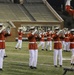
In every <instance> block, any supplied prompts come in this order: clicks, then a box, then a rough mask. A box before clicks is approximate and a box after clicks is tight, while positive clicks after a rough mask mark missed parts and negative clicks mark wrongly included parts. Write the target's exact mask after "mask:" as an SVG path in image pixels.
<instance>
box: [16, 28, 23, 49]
mask: <svg viewBox="0 0 74 75" xmlns="http://www.w3.org/2000/svg"><path fill="white" fill-rule="evenodd" d="M23 35H24V33H23V30H22V27H20V28H18V42H17V44H16V46H15V49H17V48H19V49H20V50H21V48H22V37H23Z"/></svg>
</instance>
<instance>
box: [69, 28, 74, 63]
mask: <svg viewBox="0 0 74 75" xmlns="http://www.w3.org/2000/svg"><path fill="white" fill-rule="evenodd" d="M70 49H71V51H72V55H74V29H71V33H70ZM71 63H72V61H71Z"/></svg>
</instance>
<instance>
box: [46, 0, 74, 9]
mask: <svg viewBox="0 0 74 75" xmlns="http://www.w3.org/2000/svg"><path fill="white" fill-rule="evenodd" d="M47 1H48V2H49V3H50V5H51V6H52V7H53V8H54V9H55V10H61V9H64V7H65V2H66V0H47ZM71 6H72V7H73V8H74V0H72V1H71Z"/></svg>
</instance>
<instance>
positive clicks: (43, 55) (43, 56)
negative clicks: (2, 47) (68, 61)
mask: <svg viewBox="0 0 74 75" xmlns="http://www.w3.org/2000/svg"><path fill="white" fill-rule="evenodd" d="M7 54H12V55H13V54H16V55H26V56H29V54H27V53H26V54H25V53H24V54H23V53H10V52H7ZM38 56H42V57H52V56H47V55H38Z"/></svg>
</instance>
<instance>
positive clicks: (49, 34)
mask: <svg viewBox="0 0 74 75" xmlns="http://www.w3.org/2000/svg"><path fill="white" fill-rule="evenodd" d="M46 38H47V40H46V51H47V50H48V48H49V50H52V32H51V31H50V28H48V30H47V32H46Z"/></svg>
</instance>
